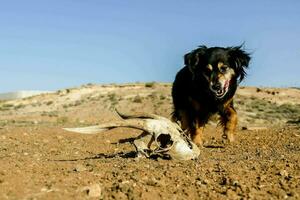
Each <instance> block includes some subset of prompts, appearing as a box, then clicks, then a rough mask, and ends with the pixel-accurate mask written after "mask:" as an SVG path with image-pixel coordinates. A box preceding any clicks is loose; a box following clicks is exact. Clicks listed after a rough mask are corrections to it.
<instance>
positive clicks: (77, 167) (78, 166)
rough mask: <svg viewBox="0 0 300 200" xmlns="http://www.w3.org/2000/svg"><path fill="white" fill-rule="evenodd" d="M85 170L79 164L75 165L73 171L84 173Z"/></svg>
mask: <svg viewBox="0 0 300 200" xmlns="http://www.w3.org/2000/svg"><path fill="white" fill-rule="evenodd" d="M86 170H87V169H86V167H85V166H83V165H80V164H78V165H76V166H75V168H74V171H76V172H83V171H86Z"/></svg>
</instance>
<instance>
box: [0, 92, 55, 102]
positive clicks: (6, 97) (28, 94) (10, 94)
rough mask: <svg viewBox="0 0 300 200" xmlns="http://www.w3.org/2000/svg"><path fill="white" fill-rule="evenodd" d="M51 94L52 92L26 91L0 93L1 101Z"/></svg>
mask: <svg viewBox="0 0 300 200" xmlns="http://www.w3.org/2000/svg"><path fill="white" fill-rule="evenodd" d="M44 93H51V92H50V91H37V90H24V91H17V92H7V93H0V100H14V99H22V98H25V97H31V96H35V95H39V94H44Z"/></svg>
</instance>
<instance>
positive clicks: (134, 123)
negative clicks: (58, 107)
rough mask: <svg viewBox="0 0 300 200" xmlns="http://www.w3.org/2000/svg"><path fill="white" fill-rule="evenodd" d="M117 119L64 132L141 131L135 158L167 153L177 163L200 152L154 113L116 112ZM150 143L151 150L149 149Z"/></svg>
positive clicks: (173, 127)
mask: <svg viewBox="0 0 300 200" xmlns="http://www.w3.org/2000/svg"><path fill="white" fill-rule="evenodd" d="M116 113H117V114H118V115H119V116H120V117H121V118H122V119H121V120H118V121H115V122H110V123H104V124H101V125H97V126H88V127H79V128H64V130H67V131H71V132H77V133H82V134H97V133H101V132H103V131H106V130H110V129H113V128H118V127H128V128H134V129H139V130H143V133H142V134H141V135H140V136H138V137H137V138H136V140H135V142H134V145H135V148H136V150H137V153H138V155H144V156H145V157H149V156H150V155H149V154H148V153H145V152H152V153H153V154H155V153H164V154H169V155H170V156H171V158H173V159H178V160H190V159H196V158H197V157H198V156H199V154H200V150H199V148H198V147H197V145H195V144H194V143H193V142H192V141H191V140H190V138H188V137H186V136H185V134H184V132H183V130H182V129H181V128H180V127H179V125H178V124H176V123H174V122H171V121H170V120H169V119H167V118H165V117H162V116H158V115H154V114H133V115H132V114H131V115H130V114H123V113H120V112H119V111H117V110H116ZM147 135H151V139H150V141H149V142H148V144H147V145H146V144H144V143H143V142H141V139H142V138H144V137H145V136H147ZM153 142H154V144H155V148H154V149H151V145H152V143H153Z"/></svg>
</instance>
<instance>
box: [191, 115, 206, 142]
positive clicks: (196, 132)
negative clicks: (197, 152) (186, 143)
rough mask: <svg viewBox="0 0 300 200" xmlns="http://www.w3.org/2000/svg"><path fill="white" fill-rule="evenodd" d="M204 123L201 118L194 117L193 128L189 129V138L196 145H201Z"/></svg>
mask: <svg viewBox="0 0 300 200" xmlns="http://www.w3.org/2000/svg"><path fill="white" fill-rule="evenodd" d="M204 124H205V123H203V122H202V121H201V120H199V119H196V121H195V124H194V128H193V130H191V138H192V140H193V142H194V143H195V144H197V145H198V146H202V145H203V130H204Z"/></svg>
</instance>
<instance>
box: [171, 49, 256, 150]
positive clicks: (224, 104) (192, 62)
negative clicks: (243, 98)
mask: <svg viewBox="0 0 300 200" xmlns="http://www.w3.org/2000/svg"><path fill="white" fill-rule="evenodd" d="M249 61H250V56H249V54H248V53H247V52H245V51H244V50H242V46H237V47H227V48H223V47H211V48H207V47H206V46H200V47H199V48H197V49H195V50H193V51H191V52H190V53H188V54H186V55H185V56H184V63H185V67H183V68H182V69H181V70H180V71H179V72H178V73H177V75H176V78H175V81H174V83H173V88H172V97H173V104H174V112H173V116H172V117H173V120H174V121H180V122H181V126H182V128H183V129H185V130H187V131H188V132H189V133H190V134H191V137H192V140H193V141H194V142H195V143H196V144H198V145H202V132H203V129H204V126H205V124H206V123H207V121H208V119H209V117H210V116H211V115H212V114H215V113H219V114H220V117H221V121H220V122H221V124H222V125H223V126H224V133H223V138H224V139H227V141H229V142H232V141H234V131H235V128H236V125H237V113H236V111H235V109H234V106H233V96H234V94H235V92H236V89H237V87H238V84H239V83H240V82H241V81H242V80H243V78H244V77H245V75H246V72H245V68H247V67H248V65H249Z"/></svg>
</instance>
